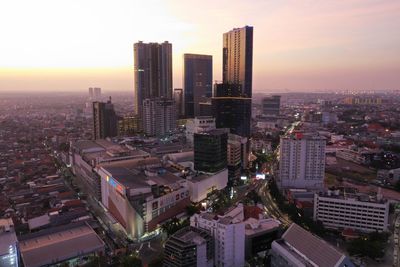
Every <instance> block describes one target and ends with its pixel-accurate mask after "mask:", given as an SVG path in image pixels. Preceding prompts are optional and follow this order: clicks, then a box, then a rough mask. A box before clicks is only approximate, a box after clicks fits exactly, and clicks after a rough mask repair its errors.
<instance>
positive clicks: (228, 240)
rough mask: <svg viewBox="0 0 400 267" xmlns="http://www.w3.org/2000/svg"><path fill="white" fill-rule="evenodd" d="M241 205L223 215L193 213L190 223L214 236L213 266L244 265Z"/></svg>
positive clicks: (243, 229) (243, 224)
mask: <svg viewBox="0 0 400 267" xmlns="http://www.w3.org/2000/svg"><path fill="white" fill-rule="evenodd" d="M243 219H244V218H243V207H236V208H234V209H233V210H232V211H230V212H229V213H227V214H225V215H224V216H218V215H215V214H211V213H201V214H195V215H193V216H192V217H191V218H190V225H191V226H194V227H196V228H201V229H206V230H208V231H210V233H211V235H212V236H213V237H214V251H215V252H214V266H217V267H222V266H224V267H236V266H244V265H245V257H244V256H245V223H244V222H243Z"/></svg>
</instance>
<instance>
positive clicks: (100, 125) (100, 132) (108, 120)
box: [93, 97, 119, 140]
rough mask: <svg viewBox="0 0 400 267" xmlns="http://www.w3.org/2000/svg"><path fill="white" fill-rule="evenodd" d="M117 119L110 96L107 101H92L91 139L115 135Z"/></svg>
mask: <svg viewBox="0 0 400 267" xmlns="http://www.w3.org/2000/svg"><path fill="white" fill-rule="evenodd" d="M118 119H119V117H118V116H117V115H116V114H115V111H114V105H113V104H112V103H111V97H110V100H108V101H107V103H104V102H93V139H95V140H96V139H104V138H107V137H114V136H117V134H118Z"/></svg>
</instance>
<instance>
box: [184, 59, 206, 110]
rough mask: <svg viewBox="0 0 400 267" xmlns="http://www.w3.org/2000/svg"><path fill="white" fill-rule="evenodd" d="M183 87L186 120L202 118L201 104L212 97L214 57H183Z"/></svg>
mask: <svg viewBox="0 0 400 267" xmlns="http://www.w3.org/2000/svg"><path fill="white" fill-rule="evenodd" d="M183 86H184V88H183V89H184V95H185V116H186V118H194V117H196V116H201V113H200V106H199V103H200V102H204V100H205V99H207V98H210V97H211V95H212V56H208V55H196V54H184V55H183Z"/></svg>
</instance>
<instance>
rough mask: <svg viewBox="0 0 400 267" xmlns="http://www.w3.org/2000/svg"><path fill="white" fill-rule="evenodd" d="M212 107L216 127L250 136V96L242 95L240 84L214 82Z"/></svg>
mask: <svg viewBox="0 0 400 267" xmlns="http://www.w3.org/2000/svg"><path fill="white" fill-rule="evenodd" d="M212 108H213V116H214V117H215V120H216V126H217V128H228V129H230V132H231V133H232V134H236V135H240V136H243V137H250V124H251V98H249V97H244V96H243V95H242V93H241V85H240V84H231V83H220V84H216V85H215V93H214V97H213V98H212Z"/></svg>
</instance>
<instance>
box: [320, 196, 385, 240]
mask: <svg viewBox="0 0 400 267" xmlns="http://www.w3.org/2000/svg"><path fill="white" fill-rule="evenodd" d="M381 198H382V196H380V195H379V193H378V195H377V196H369V195H366V194H358V193H355V192H354V191H353V192H352V191H350V192H346V190H345V189H343V190H339V189H338V190H334V191H330V190H329V191H327V192H326V193H324V194H322V193H321V194H315V195H314V220H318V221H321V222H322V223H323V224H324V226H325V227H327V228H332V229H347V228H349V229H352V230H357V231H362V232H374V231H378V232H381V231H387V230H388V226H389V222H388V221H389V202H388V201H386V200H384V199H381Z"/></svg>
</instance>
